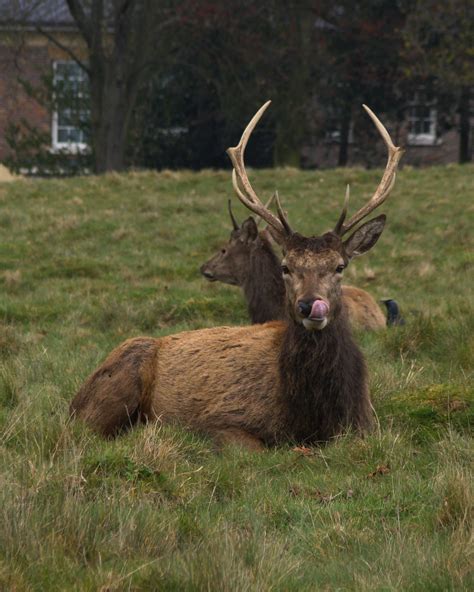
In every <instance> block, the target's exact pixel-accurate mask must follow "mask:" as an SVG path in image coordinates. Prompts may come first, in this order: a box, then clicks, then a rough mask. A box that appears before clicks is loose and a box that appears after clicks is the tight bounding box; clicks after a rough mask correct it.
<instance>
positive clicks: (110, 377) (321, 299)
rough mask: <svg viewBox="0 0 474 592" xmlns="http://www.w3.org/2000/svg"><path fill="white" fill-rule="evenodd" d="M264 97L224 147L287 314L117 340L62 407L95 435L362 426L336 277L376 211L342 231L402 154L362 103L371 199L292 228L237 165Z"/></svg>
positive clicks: (374, 203) (323, 434) (359, 390)
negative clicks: (273, 244) (376, 145)
mask: <svg viewBox="0 0 474 592" xmlns="http://www.w3.org/2000/svg"><path fill="white" fill-rule="evenodd" d="M269 103H270V102H268V103H266V104H265V105H263V107H261V108H260V110H259V111H258V112H257V113H256V114H255V116H254V117H253V119H252V120H251V121H250V123H249V124H248V126H247V128H246V129H245V130H244V133H243V135H242V138H241V140H240V142H239V144H238V145H237V146H236V147H235V148H229V149H228V151H227V152H228V154H229V156H230V158H231V160H232V164H233V167H234V170H233V173H232V180H233V186H234V189H235V191H236V193H237V195H238V197H239V199H240V200H241V201H242V203H243V204H244V205H245V206H246V207H247V208H249V209H250V210H251V211H252V212H253V213H254V214H257V215H259V216H261V217H262V218H263V219H264V220H265V221H266V223H267V224H269V225H270V226H271V227H272V235H274V236H275V237H276V238H277V240H278V242H279V244H280V245H281V247H282V249H283V251H284V259H283V261H282V263H281V271H282V275H283V279H284V283H285V291H286V304H287V319H288V320H287V321H276V322H273V323H266V324H264V325H251V326H247V327H218V328H212V329H203V330H196V331H188V332H184V333H178V334H176V335H170V336H167V337H162V338H159V339H153V338H151V337H139V338H136V339H130V340H128V341H125V342H124V343H122V344H121V345H120V346H119V347H117V348H116V349H115V350H114V351H113V352H112V353H111V354H110V355H109V356H108V358H107V359H106V360H105V362H104V363H103V364H102V365H101V366H100V367H99V368H98V369H97V370H96V371H95V372H94V373H93V374H92V375H91V376H90V377H89V378H88V379H87V380H86V382H85V383H84V385H83V386H82V387H81V389H80V390H79V392H78V393H77V394H76V396H75V397H74V399H73V401H72V403H71V407H70V410H71V413H72V414H73V415H75V416H77V417H79V418H81V419H82V420H84V421H85V422H86V423H88V424H89V425H90V426H91V427H92V428H93V429H95V430H96V431H97V432H99V433H100V434H103V435H104V436H113V435H115V434H117V433H118V432H120V431H121V430H122V429H125V428H127V427H128V426H130V425H131V424H133V423H136V422H138V421H151V420H156V421H161V422H166V423H179V424H183V425H185V426H187V427H188V428H191V429H193V430H196V431H200V432H203V433H206V434H208V435H210V436H211V437H212V438H213V439H214V440H215V441H216V442H217V443H219V444H224V443H227V442H237V443H239V444H241V445H243V446H246V447H249V448H253V449H257V448H261V447H262V446H263V445H272V444H275V443H278V442H282V441H292V442H298V443H303V442H306V443H310V442H316V441H326V440H328V439H330V438H332V437H334V436H336V435H337V434H339V433H341V431H343V430H345V429H347V428H349V427H350V428H353V429H355V430H357V431H364V430H366V429H368V428H369V427H370V424H371V404H370V398H369V392H368V386H367V372H366V366H365V362H364V358H363V356H362V353H361V352H360V350H359V348H358V347H357V345H356V344H355V342H354V341H353V339H352V336H351V331H350V328H349V325H348V321H347V316H346V314H345V310H344V308H343V306H342V304H341V279H342V274H343V271H344V269H345V268H346V267H347V265H348V264H349V262H350V260H351V259H352V258H353V257H356V256H358V255H362V254H363V253H365V252H366V251H368V250H369V249H370V248H371V247H373V245H374V244H375V243H376V242H377V240H378V238H379V236H380V235H381V233H382V230H383V228H384V225H385V216H384V215H380V216H377V217H375V218H373V219H371V220H369V221H368V222H365V223H364V224H362V225H361V226H359V227H358V228H357V230H355V231H354V232H353V233H352V234H351V235H350V236H349V237H348V238H346V239H345V240H343V237H344V236H345V235H346V234H347V233H348V232H349V230H351V229H353V228H354V227H355V226H356V225H357V224H359V222H361V221H362V220H363V219H364V218H365V217H366V216H367V215H368V214H369V213H370V212H372V211H373V210H374V209H375V208H377V207H378V206H379V205H380V204H382V203H383V202H384V201H385V199H386V198H387V196H388V195H389V193H390V191H391V189H392V186H393V183H394V181H395V172H396V169H397V165H398V162H399V160H400V157H401V155H402V150H401V149H400V148H397V147H395V146H394V145H393V143H392V141H391V139H390V136H389V134H388V132H387V131H386V130H385V128H384V127H383V125H382V124H381V123H380V121H379V120H378V119H377V118H376V116H375V115H374V114H373V113H372V112H371V111H370V110H369V109H368V108H367V107H366V110H367V112H368V113H369V115H370V117H371V118H372V120H373V121H374V123H375V125H376V126H377V128H378V130H379V132H380V134H381V135H382V137H383V138H384V141H385V143H386V145H387V148H388V152H389V157H388V161H387V166H386V170H385V173H384V175H383V177H382V180H381V182H380V184H379V186H378V188H377V190H376V191H375V193H374V195H373V197H372V198H371V199H370V200H369V202H368V203H367V204H366V205H365V206H364V207H362V208H361V209H360V210H359V211H358V212H357V213H356V214H354V215H353V216H352V217H351V218H350V220H349V221H348V222H345V218H346V211H347V201H346V203H345V206H344V209H343V212H342V214H341V216H340V218H339V221H338V222H337V224H336V226H335V228H334V230H333V231H330V232H326V233H325V234H323V235H321V236H312V237H304V236H302V235H301V234H299V233H298V232H294V231H293V230H292V229H291V228H290V226H289V224H288V221H287V219H286V217H285V214H284V212H283V210H282V208H281V205H280V203H279V201H278V200H277V209H278V217H277V216H275V215H274V214H272V213H271V212H270V211H269V210H268V209H266V208H265V206H264V205H263V204H262V202H261V201H260V200H259V198H258V197H257V194H256V193H255V191H254V189H253V188H252V185H251V184H250V181H249V179H248V177H247V173H246V170H245V165H244V151H245V147H246V145H247V142H248V139H249V137H250V135H251V133H252V131H253V129H254V127H255V126H256V124H257V122H258V120H259V119H260V117H261V116H262V114H263V112H264V111H265V109H266V108H267V107H268V105H269Z"/></svg>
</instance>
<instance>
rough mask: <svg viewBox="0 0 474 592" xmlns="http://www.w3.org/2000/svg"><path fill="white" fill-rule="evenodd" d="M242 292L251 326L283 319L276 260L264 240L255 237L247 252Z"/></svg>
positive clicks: (283, 300)
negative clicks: (254, 241) (247, 258)
mask: <svg viewBox="0 0 474 592" xmlns="http://www.w3.org/2000/svg"><path fill="white" fill-rule="evenodd" d="M242 289H243V292H244V296H245V299H246V302H247V308H248V312H249V316H250V318H251V321H252V323H266V322H267V321H274V320H278V319H283V318H286V314H285V304H284V302H285V287H284V284H283V279H282V277H281V270H280V261H279V259H278V257H277V256H276V255H275V253H274V251H273V249H272V247H271V246H270V244H268V243H267V242H266V241H265V239H262V238H259V240H258V241H257V242H256V244H255V245H254V247H253V248H252V250H251V253H250V259H249V266H248V269H247V273H246V274H245V277H244V278H243V282H242Z"/></svg>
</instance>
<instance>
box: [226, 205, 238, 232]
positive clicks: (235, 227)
mask: <svg viewBox="0 0 474 592" xmlns="http://www.w3.org/2000/svg"><path fill="white" fill-rule="evenodd" d="M227 207H228V209H229V216H230V219H231V220H232V227H233V228H234V230H239V228H240V226H239V223H238V222H237V220H236V219H235V216H234V212H233V211H232V200H231V199H230V197H229V199H228V200H227Z"/></svg>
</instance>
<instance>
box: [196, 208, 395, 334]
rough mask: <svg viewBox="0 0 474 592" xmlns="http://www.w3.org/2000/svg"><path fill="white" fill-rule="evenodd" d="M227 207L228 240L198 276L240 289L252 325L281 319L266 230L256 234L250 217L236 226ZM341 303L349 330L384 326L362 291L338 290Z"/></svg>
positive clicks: (276, 265) (279, 282) (282, 306)
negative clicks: (344, 309)
mask: <svg viewBox="0 0 474 592" xmlns="http://www.w3.org/2000/svg"><path fill="white" fill-rule="evenodd" d="M268 205H269V204H266V206H265V207H268ZM228 207H229V215H230V219H231V221H232V227H233V228H232V231H231V233H230V238H229V240H228V242H227V243H226V244H225V246H224V247H223V248H222V249H220V251H218V252H217V253H216V254H215V255H213V256H212V257H211V258H210V259H209V260H208V261H206V263H204V264H203V265H201V268H200V270H201V273H202V275H203V276H204V277H205V278H206V279H207V280H209V281H210V282H216V281H217V282H223V283H224V284H230V285H232V286H240V287H241V288H242V291H243V293H244V298H245V300H246V302H247V310H248V313H249V316H250V320H251V321H252V323H267V322H268V321H275V320H281V319H284V318H285V317H286V302H285V300H286V299H285V284H284V282H283V278H282V275H281V264H280V260H279V258H278V257H277V255H276V254H275V252H274V251H273V248H272V245H271V239H270V236H269V233H268V232H267V231H266V230H263V231H261V232H259V231H258V227H257V223H256V222H255V220H254V219H253V218H252V216H249V217H248V218H247V219H246V220H244V222H242V224H241V225H239V224H238V222H237V220H236V219H235V216H234V214H233V212H232V206H231V201H230V199H229V201H228ZM392 302H393V301H392ZM342 303H343V306H344V307H345V308H346V310H347V314H348V317H349V322H350V324H351V326H352V327H354V328H358V329H364V330H366V331H373V330H377V329H383V328H385V327H386V326H387V320H386V318H385V316H384V314H383V313H382V311H381V310H380V307H379V306H378V305H377V303H376V302H375V300H374V298H373V297H372V296H371V295H370V294H369V293H368V292H366V291H365V290H361V289H360V288H356V287H354V286H342ZM392 324H393V323H392Z"/></svg>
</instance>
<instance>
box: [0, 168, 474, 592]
mask: <svg viewBox="0 0 474 592" xmlns="http://www.w3.org/2000/svg"><path fill="white" fill-rule="evenodd" d="M380 173H381V172H380V171H375V170H374V171H365V170H355V169H349V170H333V171H324V172H298V171H295V170H274V171H272V170H268V171H258V172H257V171H256V172H255V173H254V174H253V176H252V178H253V180H254V182H255V186H256V187H257V188H258V191H259V192H260V194H261V195H262V197H267V196H268V195H269V194H270V192H272V191H273V190H274V189H275V188H278V189H279V191H280V195H281V197H282V199H283V200H284V204H285V207H286V208H287V209H288V211H289V214H290V219H291V222H292V225H293V226H294V227H295V228H297V229H298V230H300V231H301V232H303V233H307V234H313V233H320V232H321V231H323V230H326V229H328V228H329V227H330V226H331V225H333V224H334V222H335V221H336V219H337V216H338V214H339V211H340V207H341V204H342V199H343V194H344V190H345V185H346V183H348V182H349V183H350V184H351V188H352V195H353V203H352V206H351V207H352V208H353V209H354V210H355V208H356V207H357V206H358V205H360V204H361V203H362V201H363V200H364V199H366V198H367V197H368V196H369V195H370V193H371V191H373V189H374V188H375V187H376V185H377V183H378V180H379V178H380ZM230 187H231V184H230V174H229V172H202V173H189V172H182V173H172V172H163V173H161V174H157V173H151V172H150V173H130V174H128V175H123V176H122V175H109V176H105V177H102V178H96V177H90V178H78V179H70V180H48V181H37V180H35V181H32V180H19V181H14V182H12V183H9V184H6V183H5V184H1V183H0V282H1V291H0V314H1V316H0V590H8V591H27V590H28V591H30V590H31V591H33V590H34V591H42V592H43V591H56V590H102V591H115V590H150V591H151V590H165V591H168V590H170V591H176V592H178V591H192V590H206V591H219V592H220V591H236V592H237V591H239V592H241V591H259V592H260V591H269V590H279V591H298V592H299V591H314V590H318V591H320V590H328V591H329V590H330V591H334V590H341V591H342V590H344V591H346V590H357V591H360V590H363V591H366V590H369V591H370V590H383V591H392V590H393V591H395V590H397V591H398V590H411V591H435V590H436V591H437V590H439V591H445V590H469V589H471V590H472V589H473V588H474V578H473V577H472V571H471V570H472V566H473V561H474V548H473V538H472V520H473V517H474V516H473V498H474V495H473V494H474V491H473V481H472V462H473V441H472V426H473V423H474V421H473V405H474V400H473V387H472V384H473V383H472V379H473V376H472V371H473V352H474V338H473V335H474V332H473V328H474V327H473V325H474V321H473V318H474V316H473V300H472V299H473V287H474V286H473V284H474V274H473V255H472V253H473V250H472V248H473V245H472V242H471V243H470V236H471V237H472V228H473V222H474V215H473V213H474V207H473V196H474V167H472V166H464V167H458V166H449V167H442V168H441V167H440V168H432V169H426V170H413V169H409V168H405V169H404V170H402V171H401V173H400V174H399V177H398V180H397V184H396V188H395V190H394V192H393V193H392V195H391V197H390V199H389V202H388V203H387V204H386V206H385V207H384V208H383V211H385V212H386V213H387V214H388V225H387V228H386V230H385V232H384V234H383V236H382V238H381V239H380V241H379V243H378V244H377V246H376V247H375V248H374V250H373V251H371V252H370V253H369V254H368V255H366V256H365V257H363V258H360V259H359V260H357V261H356V262H354V264H353V265H352V266H351V267H350V268H349V269H348V270H347V275H346V282H347V283H353V284H355V285H357V286H360V287H362V288H365V289H367V290H369V291H370V292H371V293H372V294H373V295H374V296H375V297H377V298H380V297H383V296H390V297H395V298H396V299H397V300H398V301H399V302H400V304H401V307H402V309H403V313H404V315H405V317H406V320H407V324H406V326H405V327H402V328H398V329H393V330H389V331H386V332H382V333H378V334H358V335H357V339H358V340H359V342H360V343H361V346H362V348H363V350H364V352H365V354H366V357H367V360H368V364H369V368H370V383H371V391H372V397H373V403H374V407H375V410H376V413H377V422H376V423H377V427H376V429H375V430H374V432H373V433H372V434H371V435H370V436H369V437H367V438H366V439H363V440H362V439H359V438H356V437H355V436H353V435H351V434H348V435H346V436H344V437H341V438H340V439H338V440H337V441H336V442H334V443H331V444H330V445H328V446H325V447H320V448H314V449H311V450H309V451H307V452H308V453H307V454H303V453H301V452H297V451H295V450H293V449H292V446H291V445H288V446H283V447H280V448H277V449H272V450H268V451H266V452H264V453H261V454H256V453H249V452H244V451H242V450H240V449H238V448H228V449H226V450H225V451H224V452H223V453H221V454H215V453H214V452H213V451H212V445H211V443H210V442H209V441H208V440H206V439H203V438H200V437H197V436H196V435H193V434H191V433H188V432H186V431H185V430H182V431H180V430H177V429H170V428H160V427H157V425H149V426H147V427H141V428H139V429H136V430H134V431H132V432H130V433H129V434H127V435H126V436H124V437H121V438H119V439H117V440H115V441H103V440H101V439H100V438H98V437H96V436H94V435H93V434H91V433H90V432H89V431H88V430H87V429H86V428H85V427H84V426H82V425H80V424H79V423H69V421H68V412H67V409H68V404H69V401H70V400H71V398H72V397H73V395H74V393H75V391H76V390H77V388H78V387H79V385H80V384H81V382H82V381H83V380H84V379H85V377H86V376H87V375H88V374H89V373H90V372H91V371H92V370H93V369H94V368H95V367H96V366H97V365H98V364H99V363H100V362H101V360H102V359H103V358H104V357H105V355H106V354H107V353H108V352H109V351H110V350H111V349H112V348H113V347H114V346H115V345H117V344H118V343H119V342H120V341H122V340H123V339H125V338H126V337H132V336H136V335H141V334H149V335H155V336H159V335H165V334H169V333H172V332H177V331H180V330H184V329H190V328H198V327H206V326H214V325H221V324H239V323H240V324H244V323H246V312H245V307H244V304H243V302H242V298H241V295H240V293H239V292H238V291H237V290H236V289H233V288H231V287H226V286H223V285H217V284H207V283H205V282H204V280H203V279H201V277H200V275H199V271H198V269H199V265H200V264H201V263H202V262H203V261H204V260H205V259H207V258H208V257H209V256H210V254H211V253H212V252H213V251H214V250H215V248H216V247H217V246H219V245H220V244H221V243H222V242H223V240H224V239H225V238H226V237H227V235H228V232H229V220H228V218H227V213H226V209H225V205H226V204H225V202H226V198H227V197H228V196H229V195H230ZM236 210H237V213H238V216H239V217H240V218H242V217H243V216H244V211H243V209H239V207H236ZM469 249H470V251H469ZM183 371H185V369H183Z"/></svg>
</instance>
